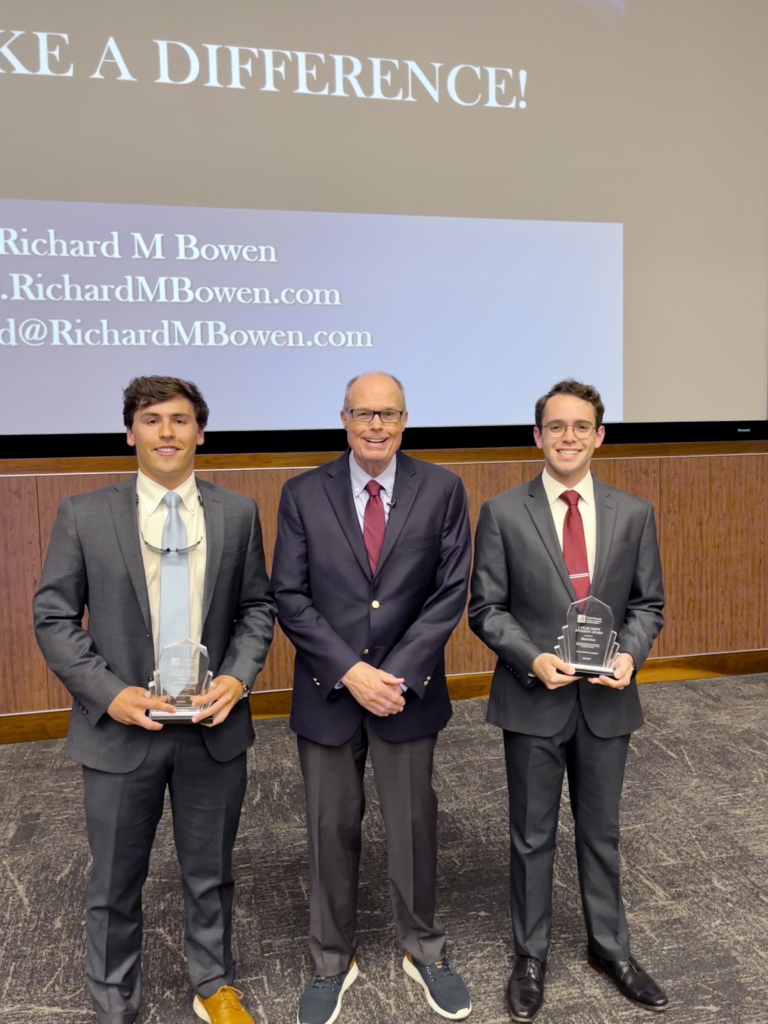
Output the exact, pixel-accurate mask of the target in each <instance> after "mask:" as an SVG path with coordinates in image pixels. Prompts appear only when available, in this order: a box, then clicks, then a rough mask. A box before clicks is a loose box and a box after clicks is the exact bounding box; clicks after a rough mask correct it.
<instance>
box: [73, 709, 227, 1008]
mask: <svg viewBox="0 0 768 1024" xmlns="http://www.w3.org/2000/svg"><path fill="white" fill-rule="evenodd" d="M202 728H203V727H202V726H194V725H166V726H165V728H164V729H163V730H162V732H156V733H154V734H153V736H152V743H151V744H150V748H149V753H148V754H147V757H146V759H145V760H144V762H143V763H142V764H141V765H139V767H138V768H136V769H135V770H134V771H132V772H126V773H125V774H117V773H113V772H102V771H96V770H94V769H92V768H83V784H84V797H85V820H86V827H87V831H88V842H89V844H90V847H91V854H92V857H93V868H92V871H91V882H90V888H89V891H88V904H87V911H86V934H87V942H88V952H87V959H86V980H87V982H88V987H89V989H90V991H91V995H92V996H93V999H94V1003H95V1005H96V1012H97V1017H98V1020H99V1024H133V1022H134V1021H135V1020H136V1016H137V1013H138V1009H139V1002H140V998H141V937H142V908H141V890H142V886H143V885H144V881H145V880H146V877H147V871H148V869H149V855H150V851H151V849H152V842H153V840H154V838H155V830H156V828H157V824H158V822H159V820H160V816H161V814H162V811H163V801H164V798H165V788H166V786H167V787H168V789H169V791H170V795H171V807H172V809H173V833H174V839H175V843H176V853H177V856H178V858H179V865H180V867H181V881H182V887H183V892H184V907H185V912H186V933H185V940H186V952H187V960H188V967H189V974H190V977H191V979H192V984H193V985H194V987H195V990H196V991H197V992H198V993H199V994H200V995H201V996H202V997H203V998H207V997H208V996H211V995H213V994H214V992H216V991H217V990H218V989H219V988H220V987H221V986H222V985H229V984H231V983H232V981H233V980H234V970H235V966H234V961H233V959H232V953H231V933H232V900H233V895H234V881H233V879H232V847H233V846H234V842H235V836H236V835H237V827H238V823H239V820H240V809H241V807H242V803H243V797H244V795H245V785H246V755H245V753H243V754H240V755H238V756H237V757H235V758H233V759H232V760H231V761H227V762H223V763H222V762H219V761H215V760H214V759H213V758H212V757H211V755H210V754H209V753H208V750H207V749H206V746H205V744H204V742H203V737H202Z"/></svg>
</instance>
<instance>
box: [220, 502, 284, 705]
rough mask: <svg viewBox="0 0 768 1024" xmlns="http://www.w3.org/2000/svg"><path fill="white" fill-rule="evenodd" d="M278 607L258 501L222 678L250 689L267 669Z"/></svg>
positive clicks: (223, 662) (254, 506)
mask: <svg viewBox="0 0 768 1024" xmlns="http://www.w3.org/2000/svg"><path fill="white" fill-rule="evenodd" d="M276 614H277V605H276V604H275V599H274V596H273V594H272V586H271V584H270V582H269V577H268V576H267V566H266V562H265V560H264V543H263V540H262V535H261V523H260V521H259V510H258V508H257V507H256V502H254V503H253V515H252V519H251V532H250V536H249V538H248V547H247V548H246V552H245V565H244V566H243V578H242V583H241V585H240V595H239V599H238V605H237V610H236V612H235V623H234V627H233V630H232V635H231V637H230V639H229V644H228V646H227V651H226V654H225V655H224V659H223V661H222V663H221V667H220V668H219V675H222V676H224V675H226V676H234V677H235V679H240V680H242V682H244V683H245V685H246V686H247V687H248V689H249V690H250V689H251V688H252V687H253V684H254V682H255V680H256V676H257V675H258V674H259V672H261V670H262V669H263V668H264V662H265V661H266V660H267V654H268V653H269V647H270V644H271V643H272V636H273V633H274V629H275V615H276Z"/></svg>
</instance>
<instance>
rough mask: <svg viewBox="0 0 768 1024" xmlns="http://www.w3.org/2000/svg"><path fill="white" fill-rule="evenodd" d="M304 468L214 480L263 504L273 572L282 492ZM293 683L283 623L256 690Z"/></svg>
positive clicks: (267, 552) (220, 475)
mask: <svg viewBox="0 0 768 1024" xmlns="http://www.w3.org/2000/svg"><path fill="white" fill-rule="evenodd" d="M301 472H303V471H302V470H300V469H261V470H258V469H251V470H248V469H245V470H236V471H232V472H218V473H216V474H214V482H215V483H217V484H219V485H220V486H221V487H228V488H229V489H230V490H231V491H237V492H238V493H239V494H247V495H248V497H249V498H253V499H254V501H255V502H256V504H257V505H258V506H259V519H260V520H261V528H262V531H263V533H264V551H265V555H266V559H267V570H268V571H269V572H271V571H272V552H273V550H274V547H275V540H276V539H277V506H278V503H279V501H280V491H281V490H282V487H283V484H284V483H285V482H286V480H290V479H291V477H294V476H298V475H299V474H300V473H301ZM292 685H293V646H292V645H291V643H290V642H289V641H288V638H287V637H286V636H285V634H284V633H283V631H282V630H281V629H280V626H279V625H278V626H276V627H275V639H274V641H273V643H272V647H271V649H270V652H269V656H268V657H267V663H266V665H265V666H264V671H263V672H262V673H261V675H260V676H259V677H258V679H257V680H256V685H255V687H254V691H255V692H262V691H266V690H285V689H288V688H289V687H290V686H292Z"/></svg>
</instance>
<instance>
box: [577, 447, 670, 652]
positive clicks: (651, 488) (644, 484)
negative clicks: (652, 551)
mask: <svg viewBox="0 0 768 1024" xmlns="http://www.w3.org/2000/svg"><path fill="white" fill-rule="evenodd" d="M592 471H593V473H594V475H595V476H596V477H597V478H598V479H599V480H602V481H603V483H604V484H607V485H608V486H609V487H618V488H619V489H620V490H622V491H627V492H628V493H629V494H634V495H636V496H637V497H638V498H644V499H645V500H646V501H650V503H651V504H652V505H653V507H654V509H655V511H656V528H657V530H658V532H659V545H660V546H663V543H664V542H663V540H662V537H661V528H660V494H661V492H660V473H661V467H660V460H659V459H600V460H597V459H595V460H594V461H593V463H592ZM670 614H674V611H673V610H671V609H670V605H669V597H668V596H667V604H666V615H667V617H669V616H670ZM663 637H664V631H663V630H662V632H661V635H660V636H659V637H657V639H656V640H655V642H654V644H653V647H652V648H651V653H650V655H649V657H651V658H657V657H658V656H659V652H660V649H661V644H662V642H663Z"/></svg>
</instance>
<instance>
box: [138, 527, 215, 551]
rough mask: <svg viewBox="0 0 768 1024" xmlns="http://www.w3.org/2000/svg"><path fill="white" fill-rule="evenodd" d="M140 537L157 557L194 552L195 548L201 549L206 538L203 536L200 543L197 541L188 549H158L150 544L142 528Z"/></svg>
mask: <svg viewBox="0 0 768 1024" xmlns="http://www.w3.org/2000/svg"><path fill="white" fill-rule="evenodd" d="M139 535H140V536H141V539H142V540H143V541H144V543H145V544H146V546H147V547H148V548H149V550H150V551H154V552H155V554H156V555H186V554H187V552H188V551H194V550H195V548H197V547H200V545H201V544H202V543H203V537H204V536H205V534H202V536H201V537H200V540H199V541H197V542H196V543H195V544H190V545H189V546H188V547H186V548H158V547H156V546H155V545H154V544H150V543H149V541H148V540H147V538H146V537H145V536H144V534H143V533H142V532H141V527H139Z"/></svg>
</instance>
